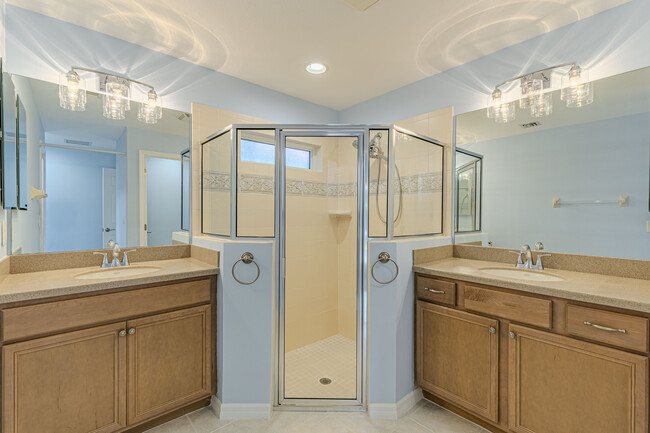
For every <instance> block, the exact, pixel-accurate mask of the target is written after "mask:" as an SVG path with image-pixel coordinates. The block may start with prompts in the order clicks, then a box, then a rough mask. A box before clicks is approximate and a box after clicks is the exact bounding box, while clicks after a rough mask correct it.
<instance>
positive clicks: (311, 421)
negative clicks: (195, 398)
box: [148, 400, 489, 433]
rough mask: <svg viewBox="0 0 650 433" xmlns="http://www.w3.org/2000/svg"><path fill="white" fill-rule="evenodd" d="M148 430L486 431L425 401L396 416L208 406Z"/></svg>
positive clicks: (314, 432) (183, 432)
mask: <svg viewBox="0 0 650 433" xmlns="http://www.w3.org/2000/svg"><path fill="white" fill-rule="evenodd" d="M148 433H489V432H488V431H487V430H484V429H482V428H481V427H479V426H477V425H476V424H472V423H471V422H469V421H467V420H465V419H463V418H461V417H459V416H458V415H456V414H453V413H451V412H449V411H447V410H446V409H443V408H442V407H440V406H437V405H435V404H433V403H431V402H429V401H427V400H420V402H419V403H418V404H416V405H415V407H414V408H413V409H411V410H410V411H409V412H408V413H407V414H406V415H404V416H403V417H401V418H399V419H371V418H369V417H368V415H367V414H365V413H360V412H277V411H276V412H273V413H272V415H271V418H269V419H255V420H228V419H219V418H218V417H217V416H216V415H215V413H214V412H213V411H212V409H211V408H209V407H206V408H203V409H200V410H198V411H196V412H192V413H190V414H187V415H185V416H182V417H180V418H178V419H175V420H173V421H171V422H168V423H167V424H163V425H161V426H159V427H156V428H154V429H153V430H149V431H148Z"/></svg>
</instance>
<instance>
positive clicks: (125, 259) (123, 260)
mask: <svg viewBox="0 0 650 433" xmlns="http://www.w3.org/2000/svg"><path fill="white" fill-rule="evenodd" d="M134 251H136V250H135V249H133V250H128V251H122V254H123V255H122V266H129V258H128V257H127V256H126V255H127V254H128V253H132V252H134Z"/></svg>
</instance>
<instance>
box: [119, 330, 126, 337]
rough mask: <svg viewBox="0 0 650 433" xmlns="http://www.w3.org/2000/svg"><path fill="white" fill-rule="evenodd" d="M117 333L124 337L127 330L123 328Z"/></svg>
mask: <svg viewBox="0 0 650 433" xmlns="http://www.w3.org/2000/svg"><path fill="white" fill-rule="evenodd" d="M117 335H119V336H120V337H124V336H125V335H126V331H125V330H124V329H122V330H121V331H120V333H119V334H117Z"/></svg>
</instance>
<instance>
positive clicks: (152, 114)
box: [138, 89, 162, 125]
mask: <svg viewBox="0 0 650 433" xmlns="http://www.w3.org/2000/svg"><path fill="white" fill-rule="evenodd" d="M161 104H162V102H161V100H160V97H159V96H158V95H157V94H156V92H155V91H153V89H152V90H150V91H149V93H147V96H146V97H145V99H144V101H143V102H142V103H141V104H140V109H139V110H138V120H139V121H140V122H144V123H149V124H152V125H153V124H156V123H158V120H159V119H160V118H162V107H161Z"/></svg>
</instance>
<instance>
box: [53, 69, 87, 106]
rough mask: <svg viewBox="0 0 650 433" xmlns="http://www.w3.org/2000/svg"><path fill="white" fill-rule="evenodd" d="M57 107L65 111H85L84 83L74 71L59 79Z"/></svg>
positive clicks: (62, 75)
mask: <svg viewBox="0 0 650 433" xmlns="http://www.w3.org/2000/svg"><path fill="white" fill-rule="evenodd" d="M59 105H60V106H61V107H62V108H65V109H66V110H71V111H85V110H86V82H85V81H84V80H82V79H81V78H80V77H79V74H77V73H76V72H75V71H74V69H71V70H70V71H69V72H67V73H64V74H61V76H60V77H59Z"/></svg>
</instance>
